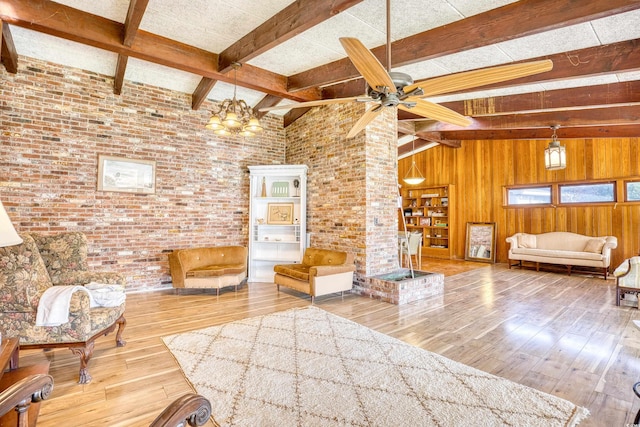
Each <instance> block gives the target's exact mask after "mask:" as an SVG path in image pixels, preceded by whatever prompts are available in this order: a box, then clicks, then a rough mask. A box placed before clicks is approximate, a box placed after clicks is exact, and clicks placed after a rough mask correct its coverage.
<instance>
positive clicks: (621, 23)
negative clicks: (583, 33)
mask: <svg viewBox="0 0 640 427" xmlns="http://www.w3.org/2000/svg"><path fill="white" fill-rule="evenodd" d="M591 24H592V26H593V28H594V29H595V32H596V34H597V35H598V38H599V39H600V42H601V43H602V44H609V43H615V42H620V41H624V40H631V39H637V38H640V10H634V11H632V12H627V13H621V14H619V15H614V16H609V17H607V18H602V19H597V20H595V21H591Z"/></svg>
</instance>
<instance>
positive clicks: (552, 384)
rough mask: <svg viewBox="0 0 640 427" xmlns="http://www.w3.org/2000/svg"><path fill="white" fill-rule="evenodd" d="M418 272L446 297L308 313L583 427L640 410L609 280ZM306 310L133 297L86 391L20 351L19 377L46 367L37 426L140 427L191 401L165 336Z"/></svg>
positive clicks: (298, 298)
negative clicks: (484, 375)
mask: <svg viewBox="0 0 640 427" xmlns="http://www.w3.org/2000/svg"><path fill="white" fill-rule="evenodd" d="M423 270H430V271H443V272H445V273H446V274H447V277H446V279H445V294H444V295H443V296H441V297H437V298H431V299H428V300H422V301H419V302H416V303H411V304H406V305H402V306H395V305H391V304H387V303H382V302H379V301H376V300H371V299H368V298H363V297H359V296H356V295H351V294H348V295H345V296H344V298H341V297H340V296H339V295H331V296H325V297H318V298H317V299H316V306H317V307H320V308H322V309H325V310H327V311H329V312H332V313H334V314H337V315H339V316H343V317H345V318H348V319H351V320H353V321H356V322H358V323H360V324H363V325H365V326H368V327H370V328H373V329H375V330H378V331H380V332H383V333H386V334H389V335H391V336H394V337H396V338H399V339H401V340H403V341H406V342H408V343H410V344H413V345H416V346H419V347H422V348H424V349H426V350H429V351H433V352H436V353H439V354H442V355H444V356H446V357H448V358H450V359H453V360H456V361H459V362H462V363H465V364H467V365H470V366H473V367H475V368H478V369H481V370H483V371H486V372H490V373H493V374H496V375H499V376H502V377H505V378H508V379H511V380H513V381H516V382H519V383H521V384H525V385H528V386H531V387H534V388H537V389H539V390H542V391H544V392H547V393H551V394H554V395H557V396H560V397H563V398H565V399H568V400H570V401H572V402H574V403H576V404H578V405H581V406H585V407H587V408H588V409H589V410H590V411H591V416H590V417H589V418H588V419H587V420H586V421H584V422H583V423H581V424H580V425H581V427H582V426H602V425H611V426H622V425H625V423H628V424H631V423H632V422H633V418H634V416H635V413H636V412H637V410H638V409H639V408H640V399H638V398H637V397H635V395H634V394H633V391H632V385H633V384H634V383H635V382H636V381H640V329H638V328H636V327H635V325H634V324H633V322H632V320H634V319H640V313H639V312H638V310H637V309H636V308H635V307H633V308H632V307H630V306H623V307H616V306H615V282H614V281H613V280H606V281H605V280H603V279H602V278H591V277H586V276H571V277H569V276H566V275H562V274H557V273H544V272H540V273H536V272H535V271H529V270H518V269H512V270H508V269H507V267H506V265H505V264H498V265H486V264H478V263H466V262H460V261H458V262H444V261H434V260H431V259H427V258H425V259H424V264H423ZM458 272H461V273H460V274H456V275H451V274H453V273H458ZM309 303H310V300H309V298H308V297H307V296H305V295H303V294H300V293H297V292H295V291H292V290H283V291H281V292H280V293H277V292H276V289H275V286H274V285H272V284H250V285H248V286H244V287H242V288H241V289H240V290H238V292H237V293H236V292H234V291H233V289H228V290H227V289H225V290H223V292H222V293H221V294H220V296H219V297H216V296H215V294H196V293H190V294H183V295H174V294H173V293H171V292H170V291H161V292H154V293H142V294H130V295H128V296H127V315H126V316H127V321H128V324H127V328H126V330H125V333H124V338H125V339H126V340H127V345H126V347H123V348H116V347H115V337H114V336H113V334H112V335H109V336H108V337H104V338H100V339H99V340H98V341H97V343H96V349H95V352H94V355H93V358H92V360H91V362H90V364H89V370H90V373H91V375H92V376H93V381H92V382H91V383H90V384H87V385H78V384H76V381H77V375H78V359H77V357H76V356H74V355H72V354H71V352H70V351H69V350H67V349H56V350H52V351H49V352H43V351H38V350H33V351H23V352H21V355H20V363H21V365H23V366H24V365H28V364H32V363H37V362H39V361H43V360H45V359H48V360H50V362H51V370H50V372H51V374H52V375H53V378H54V384H55V388H54V392H53V395H52V398H50V399H49V400H47V401H45V402H43V405H42V407H41V410H40V418H39V424H38V425H39V426H43V427H46V426H60V425H83V426H148V425H149V423H150V422H151V421H152V420H153V419H154V418H155V417H156V416H157V415H158V414H159V413H160V412H161V411H162V410H163V409H164V408H165V407H166V406H167V405H169V403H171V402H172V401H173V400H174V399H175V398H177V397H179V396H181V395H182V394H184V393H186V392H190V391H191V388H190V386H189V384H188V383H187V381H186V380H185V379H184V377H183V375H182V373H181V371H180V370H179V369H178V367H177V364H176V362H175V361H174V359H173V357H172V355H171V354H170V353H169V351H168V350H167V349H166V348H165V346H164V344H163V343H162V342H161V340H160V338H161V337H162V336H165V335H169V334H173V333H178V332H183V331H188V330H192V329H198V328H203V327H206V326H210V325H216V324H221V323H225V322H228V321H231V320H235V319H241V318H245V317H250V316H257V315H262V314H267V313H271V312H275V311H280V310H286V309H288V308H292V307H305V306H307V305H309ZM516 398H517V397H516ZM70 420H73V421H70ZM211 425H213V424H211Z"/></svg>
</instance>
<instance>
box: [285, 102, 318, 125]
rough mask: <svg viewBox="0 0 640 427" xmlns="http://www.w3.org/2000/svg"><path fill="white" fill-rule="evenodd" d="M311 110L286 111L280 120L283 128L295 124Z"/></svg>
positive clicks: (295, 109)
mask: <svg viewBox="0 0 640 427" xmlns="http://www.w3.org/2000/svg"><path fill="white" fill-rule="evenodd" d="M311 108H313V107H306V108H294V109H293V110H289V111H287V112H286V113H285V115H284V117H283V120H282V121H283V126H284V127H287V126H289V125H290V124H291V123H293V122H295V121H296V120H298V119H299V118H300V117H302V116H304V115H305V113H306V112H307V111H309V110H311Z"/></svg>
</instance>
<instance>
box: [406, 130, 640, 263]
mask: <svg viewBox="0 0 640 427" xmlns="http://www.w3.org/2000/svg"><path fill="white" fill-rule="evenodd" d="M548 143H549V141H548V140H496V141H463V142H462V147H460V148H450V147H446V146H442V145H439V146H437V147H434V148H432V149H429V150H426V151H423V152H421V153H418V154H416V155H415V160H416V164H417V165H418V167H419V168H420V171H421V172H422V173H423V174H424V176H425V178H426V180H425V182H424V183H423V184H421V185H420V186H429V185H436V184H438V185H439V184H455V194H452V195H450V197H455V198H456V202H455V209H456V215H455V218H456V220H455V223H454V224H452V225H453V226H455V227H456V230H457V232H456V233H455V235H456V237H455V241H454V242H453V244H454V245H455V246H454V253H455V258H458V259H464V246H465V234H466V223H467V222H495V223H496V225H497V251H496V261H497V262H507V252H508V246H507V243H506V241H505V239H506V238H507V237H509V236H511V235H512V234H514V233H517V232H526V233H543V232H548V231H570V232H574V233H580V234H585V235H591V236H602V235H614V236H616V237H617V238H618V248H617V249H616V250H614V251H613V260H612V265H613V266H614V267H615V266H617V265H618V264H620V263H621V262H622V261H623V260H625V259H626V258H629V257H631V256H634V255H638V254H640V203H629V204H625V203H618V204H615V205H614V204H608V205H593V206H576V207H561V206H558V207H544V208H532V207H521V208H506V207H504V206H503V191H504V186H507V185H530V184H541V183H558V182H585V181H586V182H589V181H601V180H610V179H624V178H636V179H638V177H640V138H616V139H575V140H561V144H562V145H565V146H566V151H567V168H566V169H564V170H560V171H547V170H546V169H545V168H544V149H545V148H546V147H547V145H548ZM410 166H411V157H406V158H404V159H401V160H400V161H399V162H398V177H399V179H398V182H400V183H401V184H402V177H403V176H404V174H405V173H406V171H407V170H408V169H409V167H410ZM405 185H406V184H405ZM617 191H618V200H623V195H624V189H623V188H621V186H619V187H618V189H617Z"/></svg>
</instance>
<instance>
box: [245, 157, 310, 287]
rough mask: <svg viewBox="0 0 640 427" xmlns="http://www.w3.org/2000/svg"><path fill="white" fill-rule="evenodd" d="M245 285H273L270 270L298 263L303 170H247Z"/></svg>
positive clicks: (302, 238) (302, 239) (302, 241)
mask: <svg viewBox="0 0 640 427" xmlns="http://www.w3.org/2000/svg"><path fill="white" fill-rule="evenodd" d="M249 172H250V175H249V176H250V180H251V183H250V195H251V199H250V201H249V279H248V280H249V282H269V283H273V266H274V265H276V264H294V263H299V262H301V261H302V256H303V254H304V250H305V245H306V234H307V166H305V165H265V166H249Z"/></svg>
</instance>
